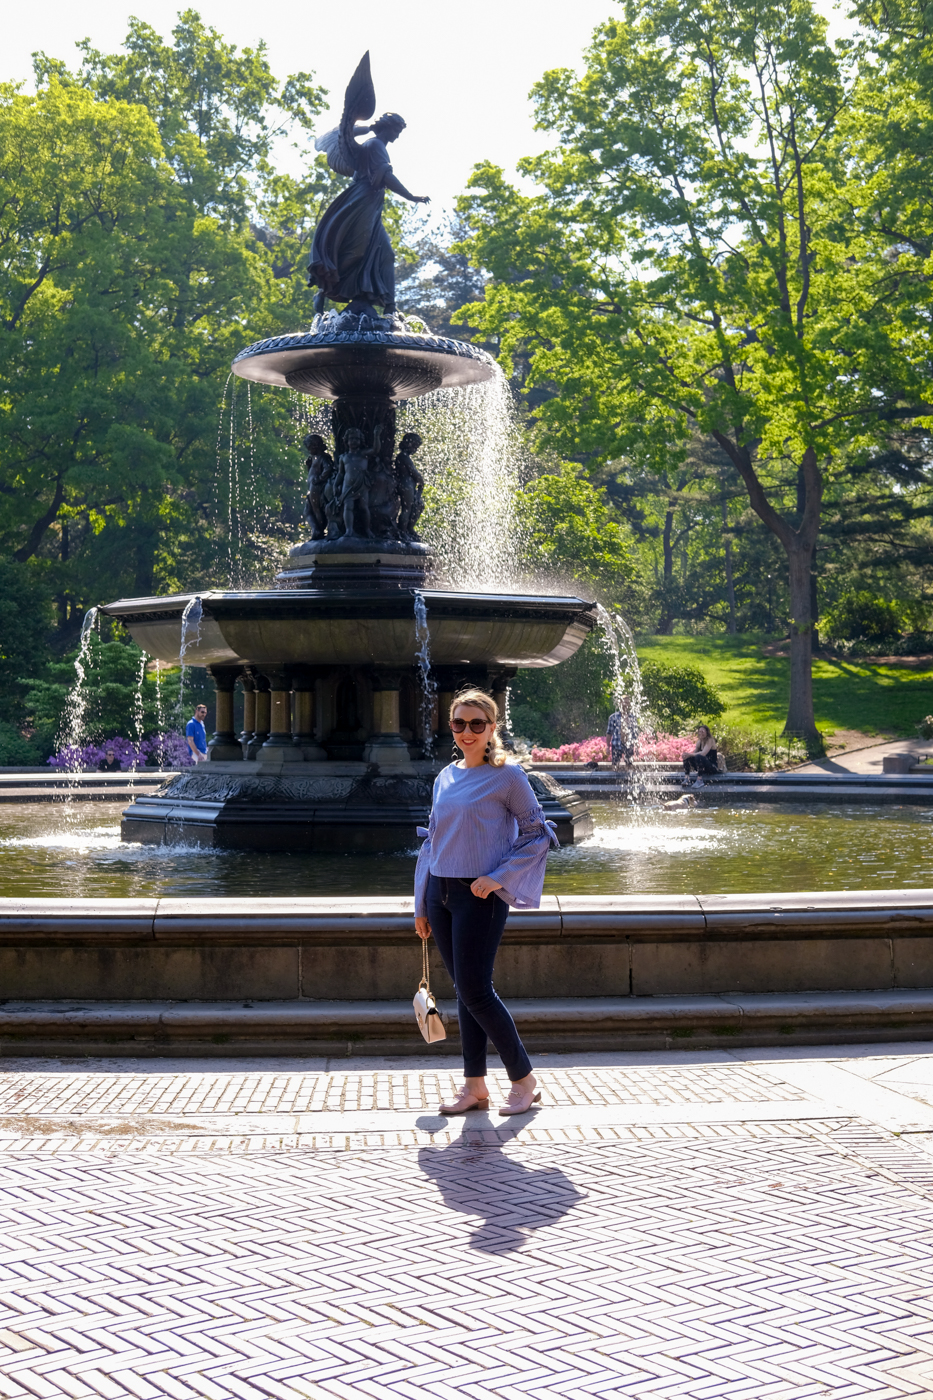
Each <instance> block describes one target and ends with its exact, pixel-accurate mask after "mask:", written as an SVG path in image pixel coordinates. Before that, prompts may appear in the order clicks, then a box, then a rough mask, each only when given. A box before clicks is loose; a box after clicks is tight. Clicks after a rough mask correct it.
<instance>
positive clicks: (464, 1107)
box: [438, 1089, 489, 1115]
mask: <svg viewBox="0 0 933 1400" xmlns="http://www.w3.org/2000/svg"><path fill="white" fill-rule="evenodd" d="M488 1107H489V1095H488V1094H487V1095H486V1097H485V1098H484V1099H478V1098H477V1097H476V1095H475V1094H471V1093H469V1092H468V1091H467V1090H466V1089H461V1090H460V1093H459V1094H458V1095H457V1097H456V1098H455V1099H454V1101H453V1103H442V1104H441V1106H440V1108H439V1109H438V1112H439V1113H446V1114H448V1115H449V1114H452V1113H472V1111H473V1110H474V1109H479V1110H480V1112H483V1111H484V1110H485V1109H488Z"/></svg>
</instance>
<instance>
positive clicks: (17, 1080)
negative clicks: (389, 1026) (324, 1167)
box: [0, 1064, 805, 1115]
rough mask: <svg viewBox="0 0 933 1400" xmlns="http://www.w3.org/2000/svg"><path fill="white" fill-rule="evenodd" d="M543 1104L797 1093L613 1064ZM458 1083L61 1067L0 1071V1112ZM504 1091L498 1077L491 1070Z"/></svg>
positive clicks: (251, 1108) (311, 1103)
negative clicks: (95, 1070) (59, 1069)
mask: <svg viewBox="0 0 933 1400" xmlns="http://www.w3.org/2000/svg"><path fill="white" fill-rule="evenodd" d="M542 1073H543V1075H544V1078H545V1082H546V1087H547V1096H548V1102H549V1103H552V1104H557V1105H564V1104H566V1105H573V1106H577V1107H592V1106H608V1105H613V1104H667V1103H669V1104H676V1103H682V1104H688V1103H762V1102H764V1101H766V1100H771V1101H774V1100H779V1099H786V1100H788V1101H799V1100H802V1099H803V1098H804V1097H805V1096H804V1094H803V1093H802V1092H801V1091H800V1090H799V1089H797V1088H795V1087H793V1086H792V1085H790V1084H782V1083H781V1082H780V1081H779V1079H778V1077H777V1075H776V1074H775V1072H774V1071H773V1070H772V1073H771V1074H769V1075H763V1074H761V1073H759V1072H758V1071H756V1070H755V1069H754V1068H752V1067H751V1066H750V1065H742V1064H728V1065H727V1064H705V1065H702V1064H701V1065H691V1066H689V1067H684V1066H667V1065H665V1066H658V1065H639V1066H637V1067H635V1066H611V1067H587V1068H586V1069H549V1070H546V1071H542ZM458 1082H459V1079H458V1076H457V1073H456V1067H455V1066H454V1067H452V1068H451V1069H449V1070H432V1071H427V1072H426V1071H416V1072H404V1071H394V1072H393V1071H384V1072H381V1073H347V1072H345V1071H341V1072H322V1073H293V1074H276V1073H275V1072H270V1071H265V1072H253V1073H224V1074H219V1073H217V1072H211V1071H206V1072H201V1073H188V1074H158V1073H156V1074H143V1073H137V1074H114V1073H109V1074H108V1073H106V1072H102V1073H95V1074H60V1073H32V1074H28V1073H26V1074H23V1073H6V1074H4V1073H2V1072H0V1115H3V1114H37V1113H54V1114H71V1113H83V1114H93V1113H110V1114H117V1113H120V1114H122V1113H134V1114H140V1113H172V1114H186V1113H190V1114H193V1113H201V1114H204V1113H314V1112H332V1111H340V1112H344V1111H346V1110H353V1109H359V1110H363V1109H390V1108H394V1109H420V1108H425V1109H427V1108H431V1107H436V1105H437V1104H438V1103H441V1102H442V1101H443V1100H444V1099H445V1097H447V1096H448V1095H450V1094H451V1092H452V1091H453V1089H454V1088H455V1086H456V1084H457V1083H458ZM491 1082H493V1083H494V1084H495V1085H496V1088H497V1090H498V1091H499V1092H501V1093H502V1094H503V1096H504V1095H505V1094H507V1093H508V1083H507V1081H506V1080H505V1078H504V1076H502V1075H501V1074H500V1075H492V1076H491Z"/></svg>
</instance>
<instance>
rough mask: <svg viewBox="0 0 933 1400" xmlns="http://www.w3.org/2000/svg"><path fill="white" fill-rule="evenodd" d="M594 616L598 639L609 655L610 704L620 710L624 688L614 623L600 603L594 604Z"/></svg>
mask: <svg viewBox="0 0 933 1400" xmlns="http://www.w3.org/2000/svg"><path fill="white" fill-rule="evenodd" d="M596 618H597V621H598V623H599V630H600V632H601V633H602V636H601V638H600V641H601V642H602V646H603V650H604V651H605V652H606V655H607V656H608V657H609V665H610V667H611V668H612V682H611V684H612V706H613V709H616V710H621V708H622V701H623V700H624V698H625V693H626V690H625V678H624V676H623V674H622V659H621V657H620V656H619V642H618V636H617V634H616V629H615V624H614V622H613V619H612V617H611V615H610V614H609V613H608V612H607V611H606V609H605V608H604V607H603V605H602V603H597V604H596Z"/></svg>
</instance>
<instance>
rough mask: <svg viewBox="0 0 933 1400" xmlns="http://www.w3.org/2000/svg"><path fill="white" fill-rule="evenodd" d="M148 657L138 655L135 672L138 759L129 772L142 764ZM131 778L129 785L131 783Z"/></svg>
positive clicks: (142, 653)
mask: <svg viewBox="0 0 933 1400" xmlns="http://www.w3.org/2000/svg"><path fill="white" fill-rule="evenodd" d="M148 660H149V657H148V656H147V654H146V653H145V652H144V651H141V652H140V654H139V670H138V671H137V672H136V689H135V691H134V693H133V728H134V729H135V730H136V751H137V754H138V757H137V759H136V762H135V763H134V764H133V768H132V770H131V771H133V772H135V770H136V769H137V768H139V766H140V764H141V763H142V761H143V760H142V751H141V747H142V742H143V730H144V728H145V711H144V709H143V682H144V681H145V679H146V662H147V661H148ZM132 781H133V780H132V778H131V779H130V783H132Z"/></svg>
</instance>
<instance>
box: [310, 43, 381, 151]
mask: <svg viewBox="0 0 933 1400" xmlns="http://www.w3.org/2000/svg"><path fill="white" fill-rule="evenodd" d="M375 110H376V90H375V88H374V87H373V79H372V74H371V72H370V70H369V50H367V51H366V53H364V54H363V57H362V58H361V59H360V61H359V63H358V64H357V68H356V72H355V73H354V74H353V77H352V78H351V79H350V81H349V83H348V84H347V90H346V93H345V94H344V99H343V116H342V117H341V118H340V125H339V126H338V127H335V128H334V130H333V131H328V132H325V134H324V135H323V136H319V137H318V138H317V140H316V141H315V143H314V148H315V150H317V151H326V153H327V163H328V165H329V166H330V168H331V169H332V170H336V172H337V174H338V175H354V174H355V173H356V156H357V144H356V141H355V139H354V138H355V135H356V132H355V127H356V123H357V122H365V121H369V118H370V117H371V116H372V114H373V112H375Z"/></svg>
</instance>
